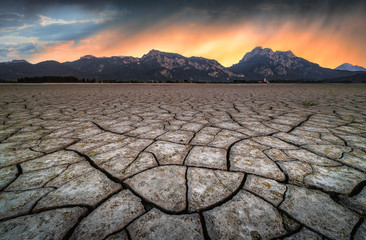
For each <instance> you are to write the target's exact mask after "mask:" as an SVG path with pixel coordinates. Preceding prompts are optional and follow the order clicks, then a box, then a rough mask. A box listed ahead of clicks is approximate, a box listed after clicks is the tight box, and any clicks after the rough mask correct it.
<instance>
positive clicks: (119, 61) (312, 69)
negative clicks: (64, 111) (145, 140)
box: [0, 47, 363, 82]
mask: <svg viewBox="0 0 366 240" xmlns="http://www.w3.org/2000/svg"><path fill="white" fill-rule="evenodd" d="M340 67H341V66H340ZM357 67H358V66H357ZM359 73H360V72H354V70H349V69H342V68H341V69H329V68H323V67H320V66H319V65H318V64H316V63H312V62H309V61H307V60H305V59H303V58H300V57H297V56H295V55H294V54H293V53H292V52H291V51H287V52H282V51H276V52H274V51H272V50H271V49H269V48H262V47H256V48H254V49H253V50H252V51H251V52H248V53H246V54H245V55H244V57H243V58H242V59H241V60H240V61H239V62H238V63H237V64H234V65H233V66H231V67H229V68H226V67H224V66H222V65H221V64H220V63H218V62H217V61H216V60H212V59H206V58H202V57H189V58H187V57H184V56H182V55H179V54H176V53H167V52H161V51H158V50H151V51H150V52H149V53H147V54H145V55H143V56H142V57H141V58H136V57H128V56H113V57H94V56H92V55H86V56H83V57H81V58H80V59H78V60H76V61H72V62H64V63H60V62H57V61H44V62H40V63H37V64H31V63H29V62H27V61H25V60H13V61H11V62H3V63H0V79H3V80H16V79H19V78H24V77H34V76H74V77H77V78H79V79H96V80H97V81H103V80H116V81H134V80H136V81H149V82H150V81H170V80H173V81H198V82H232V81H235V80H236V81H242V80H260V79H263V78H267V79H268V80H276V79H277V80H307V81H309V80H310V81H319V80H326V79H336V78H342V79H347V78H349V77H352V76H354V75H356V74H359ZM362 77H363V75H362V76H361V78H362Z"/></svg>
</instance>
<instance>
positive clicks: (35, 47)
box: [0, 0, 366, 68]
mask: <svg viewBox="0 0 366 240" xmlns="http://www.w3.org/2000/svg"><path fill="white" fill-rule="evenodd" d="M365 12H366V1H364V0H354V1H352V0H348V1H347V0H241V1H240V0H237V1H233V0H226V1H216V0H211V1H207V0H204V1H197V0H196V1H192V0H185V1H175V0H169V1H167V0H154V1H152V0H145V1H138V0H135V1H129V0H128V1H124V0H119V1H117V0H102V1H99V0H89V1H81V0H64V1H60V0H53V1H48V0H47V1H45V0H32V1H28V0H23V1H22V0H11V1H8V0H1V1H0V62H3V61H10V60H13V59H25V60H27V61H29V62H31V63H37V62H41V61H45V60H56V61H59V62H65V61H74V60H77V59H79V58H80V57H81V56H84V55H94V56H96V57H103V56H106V57H109V56H134V57H141V56H142V55H143V54H146V53H148V52H149V51H150V50H151V49H157V50H160V51H165V52H174V53H179V54H182V55H183V56H186V57H190V56H199V57H205V58H210V59H216V60H217V61H219V62H220V63H221V64H222V65H224V66H226V67H229V66H231V65H233V64H235V63H237V62H238V61H239V60H240V59H241V58H242V57H243V56H244V54H245V53H246V52H249V51H251V50H252V49H253V48H255V47H256V46H262V47H265V48H272V49H273V50H280V51H287V50H291V51H292V52H293V53H294V54H295V55H296V56H298V57H302V58H305V59H307V60H309V61H312V62H315V63H318V64H319V65H320V66H323V67H328V68H335V67H337V66H339V65H341V64H342V63H345V62H348V63H351V64H354V65H360V66H364V67H366V57H365V54H366V44H365V43H366V17H365V16H366V14H365Z"/></svg>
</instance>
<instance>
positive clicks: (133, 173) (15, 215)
mask: <svg viewBox="0 0 366 240" xmlns="http://www.w3.org/2000/svg"><path fill="white" fill-rule="evenodd" d="M0 109H1V111H0V119H1V125H0V190H1V192H0V239H2V240H5V239H11V240H14V239H108V240H111V239H169V240H171V239H225V240H229V239H253V240H254V239H255V240H259V239H286V240H290V239H334V240H343V239H356V240H361V239H366V221H365V216H366V187H365V186H366V85H346V84H345V85H336V84H334V85H330V84H329V85H327V84H316V85H315V84H314V85H310V84H282V85H281V84H270V85H264V84H262V85H259V84H252V85H243V84H23V85H21V84H18V85H12V84H3V85H0Z"/></svg>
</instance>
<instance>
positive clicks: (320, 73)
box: [229, 47, 351, 80]
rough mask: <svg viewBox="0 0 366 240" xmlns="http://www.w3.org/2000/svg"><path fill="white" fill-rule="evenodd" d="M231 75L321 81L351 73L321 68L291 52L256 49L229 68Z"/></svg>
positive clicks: (251, 77) (249, 77) (250, 77)
mask: <svg viewBox="0 0 366 240" xmlns="http://www.w3.org/2000/svg"><path fill="white" fill-rule="evenodd" d="M229 69H230V70H231V71H232V72H233V73H236V74H245V76H246V78H247V79H263V78H267V79H269V80H272V79H284V80H291V79H292V80H297V79H303V80H323V79H329V78H337V77H344V76H348V75H350V74H351V73H349V72H343V71H338V70H333V69H329V68H322V67H320V66H319V65H318V64H316V63H312V62H309V61H308V60H305V59H303V58H300V57H297V56H295V55H294V54H293V53H292V52H291V51H285V52H283V51H276V52H273V51H272V49H270V48H262V47H256V48H254V49H253V50H252V51H251V52H248V53H246V54H245V55H244V57H243V58H242V59H241V60H240V61H239V63H237V64H234V65H233V66H231V67H230V68H229Z"/></svg>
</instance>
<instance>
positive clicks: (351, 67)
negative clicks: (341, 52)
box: [335, 63, 366, 72]
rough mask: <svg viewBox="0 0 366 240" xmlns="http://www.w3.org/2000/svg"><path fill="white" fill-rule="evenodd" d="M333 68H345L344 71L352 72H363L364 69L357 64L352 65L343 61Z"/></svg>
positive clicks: (365, 69)
mask: <svg viewBox="0 0 366 240" xmlns="http://www.w3.org/2000/svg"><path fill="white" fill-rule="evenodd" d="M335 70H345V71H352V72H364V71H366V68H364V67H361V66H358V65H352V64H350V63H343V64H342V65H340V66H338V67H336V68H335Z"/></svg>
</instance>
